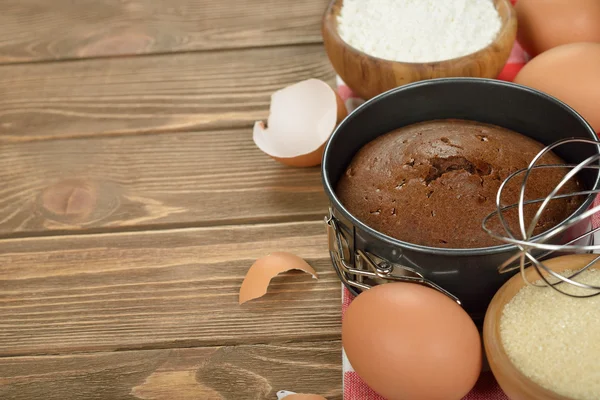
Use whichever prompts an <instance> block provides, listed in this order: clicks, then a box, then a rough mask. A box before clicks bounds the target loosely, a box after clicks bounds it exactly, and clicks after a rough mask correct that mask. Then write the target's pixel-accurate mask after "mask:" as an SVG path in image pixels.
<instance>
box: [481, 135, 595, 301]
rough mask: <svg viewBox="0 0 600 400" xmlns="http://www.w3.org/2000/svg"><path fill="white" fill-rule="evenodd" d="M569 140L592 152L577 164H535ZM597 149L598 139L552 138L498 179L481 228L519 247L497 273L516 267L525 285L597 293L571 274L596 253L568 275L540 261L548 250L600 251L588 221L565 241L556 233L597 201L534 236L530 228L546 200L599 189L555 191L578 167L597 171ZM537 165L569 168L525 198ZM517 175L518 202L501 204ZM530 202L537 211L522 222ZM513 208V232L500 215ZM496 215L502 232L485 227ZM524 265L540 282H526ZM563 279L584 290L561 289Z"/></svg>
mask: <svg viewBox="0 0 600 400" xmlns="http://www.w3.org/2000/svg"><path fill="white" fill-rule="evenodd" d="M573 143H581V144H583V145H589V146H595V149H594V153H595V154H594V155H593V156H590V157H588V158H587V159H585V160H584V161H582V162H581V163H579V164H560V165H559V164H539V165H538V162H539V161H540V159H541V158H542V157H543V156H544V155H545V154H547V153H548V152H550V151H552V150H554V149H556V148H558V147H560V146H565V145H568V144H573ZM599 151H600V142H599V141H595V140H591V139H585V138H568V139H563V140H560V141H558V142H555V143H553V144H551V145H549V146H546V147H545V148H544V149H543V150H542V151H540V152H539V153H538V154H537V155H536V156H535V157H534V159H533V160H532V161H531V163H530V164H529V166H528V167H527V168H524V169H521V170H518V171H516V172H514V173H512V174H511V175H509V176H508V177H507V178H506V179H505V180H504V181H503V182H502V184H501V185H500V188H499V189H498V193H497V195H496V211H494V212H492V213H490V214H489V215H488V216H487V217H486V218H485V219H484V220H483V223H482V226H483V229H484V230H485V231H486V232H487V233H488V234H489V235H491V236H492V237H494V238H496V239H498V240H501V241H503V242H505V243H509V244H513V245H516V247H517V248H518V250H519V251H518V252H517V253H515V255H513V256H512V257H510V258H509V259H508V260H506V261H505V262H504V263H503V264H502V265H501V266H500V267H499V272H500V273H506V272H509V271H513V270H515V269H517V268H519V269H520V270H521V276H522V277H523V279H524V280H525V282H526V283H527V284H529V285H533V286H549V287H551V288H553V289H554V290H556V291H558V292H560V293H562V294H564V295H567V296H570V297H582V298H585V297H593V296H597V295H600V286H593V285H588V284H584V283H581V282H577V281H575V280H574V278H575V277H577V275H579V274H581V273H582V272H583V271H585V270H587V269H589V268H591V267H592V266H594V265H595V264H596V262H598V261H600V254H599V255H598V256H597V257H595V258H594V259H593V260H592V261H591V262H589V263H588V264H587V265H586V266H584V267H583V268H581V269H580V270H578V271H575V272H574V273H572V274H570V275H569V276H565V275H561V274H559V273H557V272H555V271H553V270H551V269H550V268H548V267H547V266H546V265H544V262H543V261H542V260H543V259H545V258H547V257H548V256H550V255H551V254H553V253H556V252H560V253H590V252H597V251H600V244H594V234H595V233H596V232H598V231H600V226H599V227H593V225H592V224H591V223H590V224H589V226H590V227H591V228H590V229H586V230H585V231H584V232H583V233H581V234H578V235H577V236H576V237H575V238H574V239H571V240H569V241H567V242H566V243H561V240H560V235H561V234H562V233H565V232H566V231H567V230H569V229H571V228H573V227H574V226H575V225H577V224H580V223H582V221H584V220H586V219H589V218H591V217H592V215H594V214H595V213H596V212H599V211H600V205H597V206H594V207H590V208H589V209H587V210H585V211H584V212H582V213H580V214H579V215H577V216H574V217H569V218H567V219H566V220H565V221H563V222H562V223H560V224H558V225H556V226H555V227H554V228H551V229H549V230H547V231H545V232H544V233H542V234H540V235H537V236H534V235H533V232H534V229H535V227H536V225H537V223H538V221H539V219H540V217H541V216H542V214H543V213H544V211H545V210H546V208H547V207H548V204H550V202H551V201H552V200H554V199H563V198H568V197H575V196H588V195H594V194H598V193H600V189H593V190H583V191H579V192H574V193H561V194H559V192H560V190H561V189H562V188H563V186H564V185H565V184H566V183H567V182H568V181H569V180H571V179H573V178H574V177H575V176H576V175H577V174H578V173H580V172H581V171H583V170H595V171H597V172H596V174H599V173H600V153H599ZM540 168H546V169H548V168H561V169H565V168H567V169H569V172H568V173H566V174H565V176H564V178H563V179H562V180H561V181H560V183H559V184H558V185H557V186H556V187H555V188H554V189H553V190H552V192H551V193H550V194H549V195H548V196H546V197H545V198H542V199H535V200H527V201H525V189H526V187H527V180H528V178H529V176H530V174H531V172H532V171H533V170H535V169H540ZM596 176H597V175H596ZM518 177H522V182H521V186H520V192H519V199H518V203H516V204H511V205H509V206H503V205H502V193H503V191H504V189H505V188H506V186H507V184H508V182H510V181H511V180H513V179H519V178H518ZM595 180H596V177H595V178H594V181H595ZM534 203H541V205H540V207H539V209H538V210H537V212H536V213H535V215H534V217H533V219H532V220H531V222H530V223H529V225H528V226H526V224H525V211H524V210H525V206H526V205H527V204H534ZM514 208H517V209H518V216H519V232H516V233H515V232H513V230H512V229H510V227H509V225H508V223H507V220H506V218H505V215H504V213H505V212H506V211H508V210H510V209H514ZM496 215H498V218H499V220H500V222H501V224H502V228H503V229H504V232H497V231H494V230H492V229H491V228H490V227H489V224H490V220H491V219H492V218H494V217H495V216H496ZM582 241H586V242H587V243H586V244H584V245H582V244H580V243H581V242H582ZM517 259H519V260H520V261H519V263H518V264H517V265H515V264H514V263H515V261H516V260H517ZM528 266H532V267H533V268H535V270H536V271H537V274H538V275H539V276H540V278H541V279H542V280H543V283H541V284H535V283H532V282H530V281H529V280H528V279H527V276H526V274H525V268H527V267H528ZM598 267H600V263H599V264H598ZM542 271H545V272H546V273H547V275H545V274H543V273H542ZM548 276H552V277H554V278H555V280H554V281H553V282H551V281H550V279H549V278H548ZM563 283H567V284H570V285H574V286H576V287H579V288H583V289H587V290H585V291H584V292H586V294H573V293H569V292H566V291H565V290H562V289H561V288H560V285H561V284H563ZM588 291H589V293H588Z"/></svg>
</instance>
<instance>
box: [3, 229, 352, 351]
mask: <svg viewBox="0 0 600 400" xmlns="http://www.w3.org/2000/svg"><path fill="white" fill-rule="evenodd" d="M272 251H290V252H292V253H294V254H297V255H299V256H300V257H303V258H304V259H306V260H307V261H308V262H309V263H310V264H311V265H312V266H313V267H314V268H315V269H316V270H317V271H318V273H319V274H320V278H319V280H318V281H315V280H313V279H311V278H310V277H309V276H308V275H306V274H303V273H290V274H289V275H288V276H285V277H278V278H276V279H275V280H274V282H273V284H272V285H271V288H270V289H271V290H270V293H269V294H267V296H265V297H263V298H261V299H258V300H257V301H253V302H249V303H247V304H244V305H242V306H239V305H238V304H237V301H238V290H239V287H240V285H241V282H242V280H243V277H244V276H245V274H246V271H247V270H248V268H249V267H250V265H251V264H252V263H253V262H254V260H255V259H257V258H258V257H261V256H263V255H266V254H268V253H270V252H272ZM340 297H341V296H340V282H339V280H338V278H337V276H336V274H335V272H334V271H333V268H332V267H331V264H330V260H329V258H328V250H327V239H326V235H325V224H324V223H323V222H302V223H286V224H265V225H251V226H248V225H246V226H229V227H219V228H214V227H212V228H202V229H182V230H172V231H150V232H136V233H122V234H121V233H117V234H99V235H82V236H62V237H45V238H28V239H9V240H2V241H0V356H7V355H37V354H56V353H65V352H74V351H105V350H106V351H111V350H126V349H128V350H132V349H157V348H172V347H190V346H196V347H201V346H213V345H235V344H255V343H269V342H275V341H316V340H337V339H339V337H340V308H341V305H340V303H341V299H340Z"/></svg>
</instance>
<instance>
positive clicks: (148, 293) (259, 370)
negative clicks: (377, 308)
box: [0, 0, 343, 400]
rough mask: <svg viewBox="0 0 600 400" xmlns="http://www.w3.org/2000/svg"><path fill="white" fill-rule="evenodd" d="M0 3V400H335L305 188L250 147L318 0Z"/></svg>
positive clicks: (320, 248) (325, 307)
mask: <svg viewBox="0 0 600 400" xmlns="http://www.w3.org/2000/svg"><path fill="white" fill-rule="evenodd" d="M0 3H1V4H0V399H2V400H4V399H11V400H12V399H15V400H31V399H34V400H37V399H40V400H41V399H44V400H46V399H48V400H54V399H56V400H59V399H60V400H75V399H77V400H79V399H81V400H84V399H85V400H94V399H98V400H100V399H102V400H104V399H116V400H120V399H129V400H179V399H182V400H192V399H194V400H195V399H203V400H246V399H248V400H262V399H265V400H266V399H269V400H273V399H274V398H275V397H276V396H275V393H276V392H277V391H279V390H291V391H297V392H306V393H318V394H321V395H324V396H326V397H327V399H328V400H338V399H342V397H343V396H342V385H341V383H342V364H341V343H340V335H341V312H340V308H341V307H340V303H341V298H340V297H341V291H340V287H341V284H340V281H339V279H338V278H337V275H336V274H335V272H334V270H333V268H332V266H331V262H330V260H329V256H328V249H327V238H326V229H325V224H324V223H323V216H324V214H325V212H326V207H327V201H326V197H325V195H324V193H323V190H322V187H321V182H320V170H319V168H309V169H299V168H290V167H284V166H282V165H280V164H278V163H276V162H274V161H273V160H271V159H270V158H269V157H267V156H266V155H264V154H263V153H262V152H260V150H258V149H257V148H256V146H255V145H254V143H253V141H252V125H253V123H254V121H257V120H264V119H266V118H267V116H268V113H269V106H270V96H271V95H272V93H273V92H274V91H276V90H278V89H281V88H283V87H285V86H288V85H291V84H293V83H296V82H298V81H301V80H304V79H308V78H317V79H322V80H325V81H326V82H328V83H329V84H330V85H332V86H334V85H335V80H334V78H335V73H334V71H333V69H332V67H331V65H330V63H329V60H328V58H327V56H326V54H325V51H324V49H323V46H322V44H321V42H322V38H321V31H320V24H321V18H322V15H323V12H324V10H325V8H326V5H327V3H328V0H306V1H300V2H297V1H296V2H293V1H283V0H261V1H258V0H244V1H235V0H223V1H210V0H104V1H97V0H78V1H72V0H54V1H43V0H4V1H1V2H0ZM274 251H289V252H292V253H294V254H297V255H299V256H300V257H303V258H304V259H305V260H306V261H308V263H309V264H311V265H312V266H313V267H314V268H315V269H316V270H317V272H318V274H319V279H318V280H314V279H312V278H311V277H310V276H309V275H307V274H304V273H301V272H298V271H296V272H288V273H284V274H282V275H281V276H278V277H276V278H274V279H273V281H272V284H271V285H270V287H269V292H268V293H267V294H266V295H265V296H264V297H262V298H260V299H257V300H253V301H251V302H248V303H246V304H244V305H242V306H240V305H238V291H239V288H240V285H241V283H242V280H243V278H244V276H245V273H246V271H247V270H248V268H249V267H250V265H252V263H253V262H254V261H255V260H256V259H257V258H259V257H261V256H264V255H266V254H268V253H270V252H274Z"/></svg>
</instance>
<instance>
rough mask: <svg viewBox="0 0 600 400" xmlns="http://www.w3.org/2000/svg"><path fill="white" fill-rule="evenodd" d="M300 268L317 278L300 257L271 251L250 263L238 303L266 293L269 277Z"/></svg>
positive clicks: (314, 272)
mask: <svg viewBox="0 0 600 400" xmlns="http://www.w3.org/2000/svg"><path fill="white" fill-rule="evenodd" d="M290 270H300V271H304V272H306V273H307V274H311V275H312V277H313V278H314V279H317V278H318V276H317V272H316V271H315V270H314V269H313V268H312V267H311V266H310V265H308V263H307V262H306V261H304V260H303V259H302V258H300V257H298V256H297V255H294V254H292V253H287V252H276V253H271V254H269V255H267V256H265V257H261V258H259V259H258V260H256V261H255V262H254V264H252V266H251V267H250V269H249V270H248V272H247V273H246V277H245V278H244V281H243V282H242V286H241V287H240V297H239V303H240V304H243V303H245V302H247V301H249V300H252V299H256V298H259V297H261V296H264V295H265V293H267V289H268V287H269V283H270V282H271V279H273V278H274V277H275V276H277V275H279V274H280V273H282V272H286V271H290Z"/></svg>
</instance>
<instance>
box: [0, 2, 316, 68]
mask: <svg viewBox="0 0 600 400" xmlns="http://www.w3.org/2000/svg"><path fill="white" fill-rule="evenodd" d="M326 5H327V0H304V1H280V0H260V1H259V0H245V1H235V0H223V1H208V0H204V1H202V0H200V1H198V0H104V1H96V0H82V1H71V0H53V1H45V0H3V2H2V13H1V14H0V33H1V37H2V40H1V41H0V62H1V63H10V62H28V61H40V60H57V59H66V58H81V57H99V56H114V55H132V54H148V53H161V52H178V51H194V50H207V49H223V48H241V47H249V46H271V45H284V44H296V43H316V42H320V41H321V31H320V23H321V17H322V15H323V12H324V10H325V7H326Z"/></svg>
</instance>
